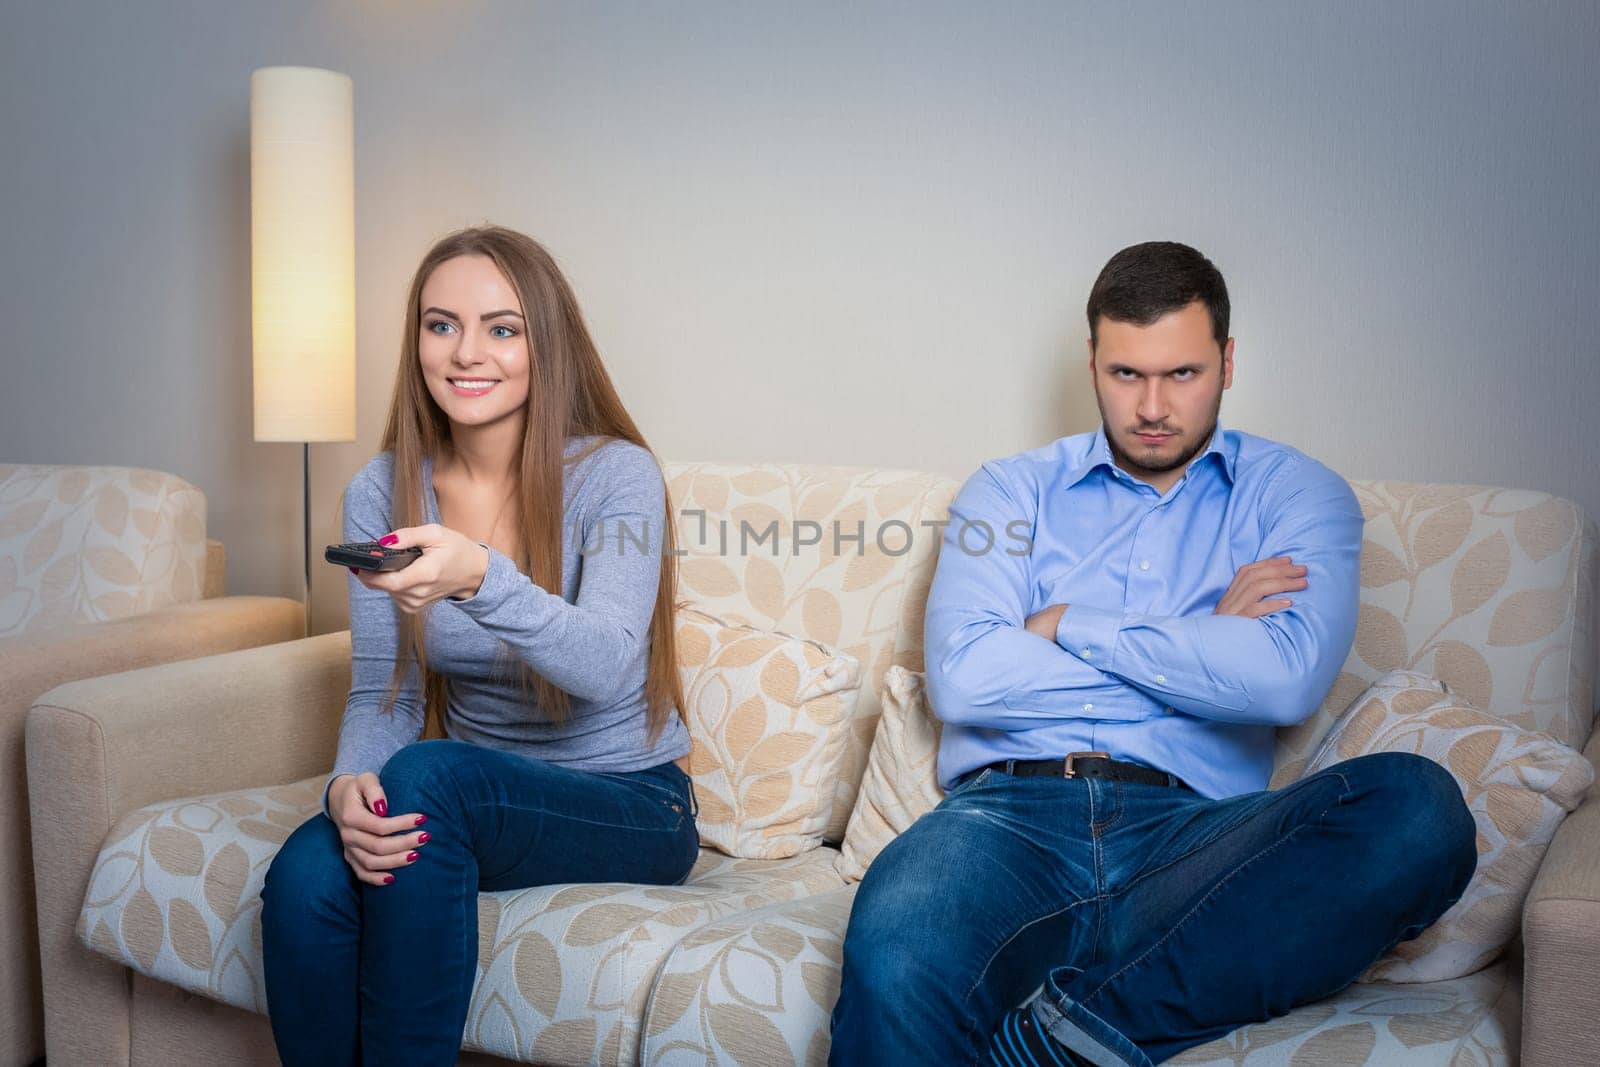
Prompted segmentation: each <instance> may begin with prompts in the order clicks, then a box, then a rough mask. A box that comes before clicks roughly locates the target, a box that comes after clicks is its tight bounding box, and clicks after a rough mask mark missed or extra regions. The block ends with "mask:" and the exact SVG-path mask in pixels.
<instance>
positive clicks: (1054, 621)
mask: <svg viewBox="0 0 1600 1067" xmlns="http://www.w3.org/2000/svg"><path fill="white" fill-rule="evenodd" d="M1066 610H1067V606H1066V605H1065V604H1051V605H1050V606H1049V607H1048V608H1044V609H1043V610H1041V611H1036V612H1034V613H1033V614H1032V615H1029V616H1028V619H1027V621H1026V622H1024V623H1023V624H1022V628H1023V629H1024V630H1027V631H1028V632H1029V633H1030V634H1038V635H1039V636H1040V637H1042V638H1044V639H1045V640H1046V641H1049V642H1051V643H1052V644H1053V643H1054V642H1055V639H1056V627H1057V626H1059V625H1060V624H1061V613H1062V612H1063V611H1066Z"/></svg>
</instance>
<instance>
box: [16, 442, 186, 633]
mask: <svg viewBox="0 0 1600 1067" xmlns="http://www.w3.org/2000/svg"><path fill="white" fill-rule="evenodd" d="M205 574H206V498H205V495H204V494H203V493H201V492H200V490H198V489H196V488H195V487H194V486H192V485H190V484H189V483H188V482H186V481H184V480H183V479H181V478H178V477H176V476H175V475H171V474H165V473H163V472H161V471H149V470H137V469H134V468H131V467H64V466H29V465H15V464H6V465H0V637H6V636H10V635H14V634H18V633H21V632H22V631H24V630H28V629H43V628H45V627H51V626H62V625H66V624H69V623H78V622H103V621H106V620H108V619H121V618H125V617H127V616H129V615H142V614H144V613H145V612H148V611H154V610H155V609H157V608H164V607H169V606H171V605H173V604H182V603H187V602H189V601H191V600H198V599H200V594H201V589H202V586H203V584H204V579H205Z"/></svg>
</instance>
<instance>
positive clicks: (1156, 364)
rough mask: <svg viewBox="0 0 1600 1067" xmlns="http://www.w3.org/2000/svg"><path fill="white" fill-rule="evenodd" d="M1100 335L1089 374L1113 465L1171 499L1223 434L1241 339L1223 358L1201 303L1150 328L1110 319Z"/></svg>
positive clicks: (1094, 343) (1092, 345)
mask: <svg viewBox="0 0 1600 1067" xmlns="http://www.w3.org/2000/svg"><path fill="white" fill-rule="evenodd" d="M1095 333H1096V334H1097V335H1098V336H1097V340H1091V341H1090V342H1089V373H1090V376H1091V378H1092V379H1093V381H1094V395H1095V403H1096V404H1098V405H1099V407H1100V418H1101V420H1102V421H1103V422H1104V423H1105V430H1106V441H1107V442H1108V443H1109V444H1110V446H1111V456H1112V459H1113V460H1115V462H1116V464H1117V466H1118V467H1120V468H1122V469H1123V470H1125V471H1127V472H1128V473H1129V474H1131V475H1132V476H1133V477H1135V478H1138V479H1140V480H1141V481H1145V482H1149V483H1150V484H1151V485H1154V486H1155V487H1156V488H1157V489H1159V490H1160V491H1161V492H1166V490H1167V489H1168V488H1170V487H1171V485H1172V483H1174V482H1176V481H1177V480H1178V478H1179V477H1181V476H1182V471H1183V468H1184V467H1185V466H1187V465H1188V463H1189V461H1190V460H1192V459H1194V457H1195V456H1197V455H1199V453H1200V451H1201V450H1202V449H1204V448H1205V447H1206V445H1207V443H1208V442H1209V441H1210V439H1211V434H1212V432H1213V431H1214V430H1215V429H1216V426H1217V413H1218V412H1219V411H1220V410H1221V408H1222V391H1223V390H1224V389H1227V388H1229V387H1231V386H1232V385H1233V338H1231V337H1230V338H1228V341H1227V344H1226V345H1225V346H1223V348H1222V349H1221V351H1220V352H1219V351H1218V348H1217V341H1216V338H1215V337H1214V336H1213V334H1212V324H1211V314H1210V312H1208V311H1207V310H1206V306H1205V304H1204V303H1202V302H1201V301H1199V300H1195V301H1193V302H1191V303H1189V304H1186V305H1184V306H1183V307H1181V308H1179V309H1178V310H1176V311H1169V312H1167V313H1166V314H1165V315H1162V316H1161V317H1160V318H1158V319H1156V321H1154V322H1152V323H1151V324H1150V325H1148V326H1135V325H1133V324H1132V323H1128V322H1118V321H1115V320H1113V319H1108V318H1104V317H1102V318H1101V319H1100V321H1099V322H1098V323H1097V324H1096V329H1095Z"/></svg>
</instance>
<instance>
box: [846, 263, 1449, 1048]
mask: <svg viewBox="0 0 1600 1067" xmlns="http://www.w3.org/2000/svg"><path fill="white" fill-rule="evenodd" d="M1088 315H1089V370H1090V375H1091V377H1092V378H1093V381H1094V389H1095V397H1096V400H1097V402H1098V403H1099V406H1100V415H1101V419H1102V423H1101V427H1100V428H1099V429H1098V430H1096V431H1095V432H1094V433H1087V434H1079V435H1077V436H1074V437H1065V438H1062V439H1060V440H1058V441H1055V442H1053V443H1051V444H1048V445H1046V446H1044V447H1043V448H1038V449H1035V450H1033V451H1030V452H1024V453H1021V454H1020V455H1016V456H1011V457H1009V458H1006V459H1001V460H996V461H993V462H990V463H986V464H984V465H983V466H982V468H980V469H979V470H978V472H977V473H976V474H974V475H973V476H972V477H971V478H969V479H968V480H967V482H966V484H965V485H964V486H963V487H962V489H961V492H960V494H959V495H958V496H957V498H956V500H955V502H954V503H953V504H952V505H951V509H950V510H951V515H950V520H951V521H950V524H949V526H947V527H946V528H945V532H944V542H943V544H942V547H941V555H940V558H939V564H938V569H937V571H936V573H935V576H934V580H933V587H932V590H931V591H930V594H929V597H928V611H927V626H926V635H925V636H926V640H925V645H924V647H925V656H926V661H927V671H928V694H929V698H930V701H931V704H932V706H933V709H934V712H935V714H937V715H938V717H939V718H940V719H941V720H943V723H944V731H943V738H942V742H941V745H940V750H939V778H940V783H941V785H942V786H943V787H944V789H945V799H944V801H943V802H942V803H941V804H940V805H939V806H938V807H937V808H936V809H935V810H934V811H932V812H930V813H928V814H927V815H926V816H924V817H923V818H922V819H920V820H919V821H918V822H917V823H916V824H915V825H914V826H912V827H911V829H910V830H908V831H906V832H905V833H904V834H902V835H900V837H899V838H897V839H896V840H895V841H894V842H892V843H891V844H890V845H889V847H888V848H886V849H885V850H884V851H883V853H882V854H881V855H879V856H878V858H877V860H876V861H874V863H873V865H872V867H871V869H870V870H869V871H868V872H867V876H866V879H865V880H864V881H863V883H862V885H861V888H860V891H859V893H858V894H857V896H856V900H855V905H854V908H853V910H852V912H851V916H850V927H849V931H848V934H847V936H846V939H845V947H844V973H843V979H842V986H841V989H840V994H839V1001H838V1004H837V1006H836V1007H835V1009H834V1014H833V1049H832V1055H831V1059H830V1062H832V1063H835V1064H872V1065H881V1064H958V1063H975V1062H979V1061H980V1060H987V1061H992V1062H995V1063H1004V1064H1018V1063H1020V1064H1034V1063H1037V1064H1047V1065H1051V1067H1055V1065H1058V1064H1139V1065H1146V1064H1153V1063H1159V1062H1161V1061H1163V1060H1165V1059H1168V1058H1170V1057H1172V1056H1174V1055H1176V1054H1177V1053H1179V1052H1181V1051H1183V1050H1184V1049H1186V1048H1188V1047H1190V1046H1192V1045H1197V1044H1200V1043H1202V1042H1205V1041H1208V1040H1211V1039H1213V1038H1216V1037H1219V1036H1221V1035H1223V1034H1226V1033H1228V1032H1229V1031H1231V1030H1233V1029H1235V1028H1237V1027H1239V1026H1242V1025H1245V1024H1247V1023H1251V1022H1257V1021H1261V1020H1265V1019H1267V1018H1270V1017H1272V1016H1276V1015H1281V1014H1284V1013H1286V1012H1288V1011H1289V1010H1290V1009H1291V1008H1293V1007H1295V1006H1296V1005H1299V1004H1304V1003H1307V1002H1310V1001H1315V1000H1320V999H1322V998H1324V997H1327V996H1329V995H1330V994H1332V993H1334V992H1336V991H1338V990H1339V989H1342V988H1343V987H1344V986H1346V985H1348V984H1349V983H1350V982H1352V981H1354V980H1355V979H1356V978H1357V977H1358V976H1359V975H1360V974H1361V972H1362V971H1363V970H1365V969H1366V967H1367V966H1368V965H1370V964H1371V963H1372V962H1373V961H1374V960H1375V959H1377V958H1378V957H1379V956H1380V955H1382V954H1383V953H1384V952H1386V951H1388V950H1389V949H1390V948H1391V947H1393V946H1394V945H1395V944H1397V943H1399V942H1401V941H1404V940H1407V939H1409V938H1412V937H1415V936H1416V935H1417V934H1419V933H1420V932H1421V931H1422V930H1423V929H1425V928H1426V927H1427V926H1428V925H1430V924H1431V923H1432V922H1433V921H1434V920H1435V919H1437V918H1438V917H1439V916H1440V915H1441V914H1443V912H1444V911H1445V909H1446V908H1448V907H1449V906H1450V905H1451V904H1453V903H1454V902H1455V901H1456V900H1457V899H1459V898H1460V896H1461V893H1462V892H1463V891H1464V890H1465V888H1466V885H1467V881H1468V879H1469V878H1470V877H1471V875H1472V872H1473V869H1474V867H1475V866H1476V863H1477V849H1476V846H1475V829H1474V826H1473V821H1472V816H1471V815H1470V814H1469V813H1468V811H1467V808H1466V804H1465V802H1464V801H1463V799H1462V797H1461V794H1460V792H1459V790H1458V789H1457V787H1456V785H1455V782H1454V780H1453V779H1452V778H1451V777H1450V775H1449V774H1448V773H1447V772H1446V771H1444V770H1443V769H1442V768H1441V767H1439V766H1438V765H1437V764H1435V763H1432V762H1430V761H1429V760H1427V759H1425V758H1423V757H1421V756H1414V755H1410V754H1405V753H1381V754H1377V755H1371V756H1363V757H1360V758H1357V759H1352V760H1347V761H1345V762H1343V763H1339V764H1337V765H1335V766H1333V767H1329V768H1328V769H1326V770H1324V771H1321V772H1319V773H1317V774H1314V775H1311V776H1309V777H1307V778H1304V779H1302V780H1301V781H1299V782H1296V783H1294V784H1293V785H1290V786H1288V787H1286V788H1283V789H1279V790H1276V791H1268V790H1267V789H1266V785H1267V780H1268V777H1269V775H1270V773H1271V769H1272V754H1273V732H1274V729H1275V728H1276V727H1280V726H1289V725H1292V724H1294V723H1297V722H1300V721H1301V720H1303V719H1305V718H1306V717H1307V716H1309V715H1310V714H1311V713H1312V712H1313V711H1315V709H1316V708H1317V705H1318V704H1319V703H1320V702H1321V700H1322V698H1323V697H1324V695H1326V693H1327V691H1328V688H1329V686H1330V685H1331V684H1332V681H1333V678H1334V675H1335V674H1336V673H1337V672H1338V670H1339V667H1340V665H1341V664H1343V662H1344V659H1345V657H1346V655H1347V654H1348V653H1349V651H1350V645H1351V642H1352V641H1353V640H1354V637H1355V628H1356V611H1357V583H1358V575H1359V560H1360V554H1361V531H1362V516H1361V509H1360V507H1359V505H1358V504H1357V501H1356V498H1355V495H1354V494H1353V493H1352V492H1351V491H1350V487H1349V486H1348V485H1346V484H1345V482H1344V480H1343V479H1342V478H1340V477H1339V476H1338V475H1337V474H1335V473H1333V472H1332V471H1331V470H1329V469H1328V468H1327V467H1324V466H1323V465H1322V464H1320V463H1318V462H1317V461H1316V460H1313V459H1311V458H1310V457H1308V456H1306V455H1304V454H1303V453H1300V452H1298V451H1296V450H1295V449H1293V448H1290V447H1288V446H1286V445H1281V444H1277V443H1274V442H1272V441H1268V440H1266V439H1264V438H1261V437H1256V436H1253V435H1251V434H1246V433H1241V432H1239V431H1237V430H1224V429H1223V428H1222V427H1221V426H1220V425H1218V422H1217V414H1218V411H1219V410H1220V408H1221V404H1222V393H1223V390H1225V389H1227V388H1229V387H1230V386H1231V385H1232V383H1233V338H1231V337H1229V336H1228V294H1227V288H1226V286H1225V285H1224V283H1223V280H1222V276H1221V274H1220V273H1218V271H1217V269H1216V267H1214V266H1213V265H1212V264H1211V262H1210V261H1209V260H1208V259H1206V258H1205V257H1204V256H1202V255H1201V254H1200V253H1199V252H1197V251H1195V250H1194V249H1192V248H1189V247H1187V246H1185V245H1181V244H1175V243H1171V242H1153V243H1149V244H1141V245H1135V246H1133V247H1131V248H1126V249H1123V250H1122V251H1121V252H1118V253H1117V254H1116V255H1115V256H1113V257H1112V258H1111V261H1110V262H1109V263H1107V264H1106V266H1105V269H1104V270H1102V271H1101V273H1100V277H1099V278H1098V279H1097V280H1096V281H1095V284H1094V288H1093V291H1092V292H1091V293H1090V295H1089V305H1088ZM986 531H987V533H986Z"/></svg>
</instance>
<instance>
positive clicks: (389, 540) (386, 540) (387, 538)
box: [378, 534, 400, 545]
mask: <svg viewBox="0 0 1600 1067" xmlns="http://www.w3.org/2000/svg"><path fill="white" fill-rule="evenodd" d="M399 540H400V538H398V537H396V536H395V535H394V534H384V535H383V536H382V537H380V538H378V544H380V545H392V544H396V543H397V542H398V541H399Z"/></svg>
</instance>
